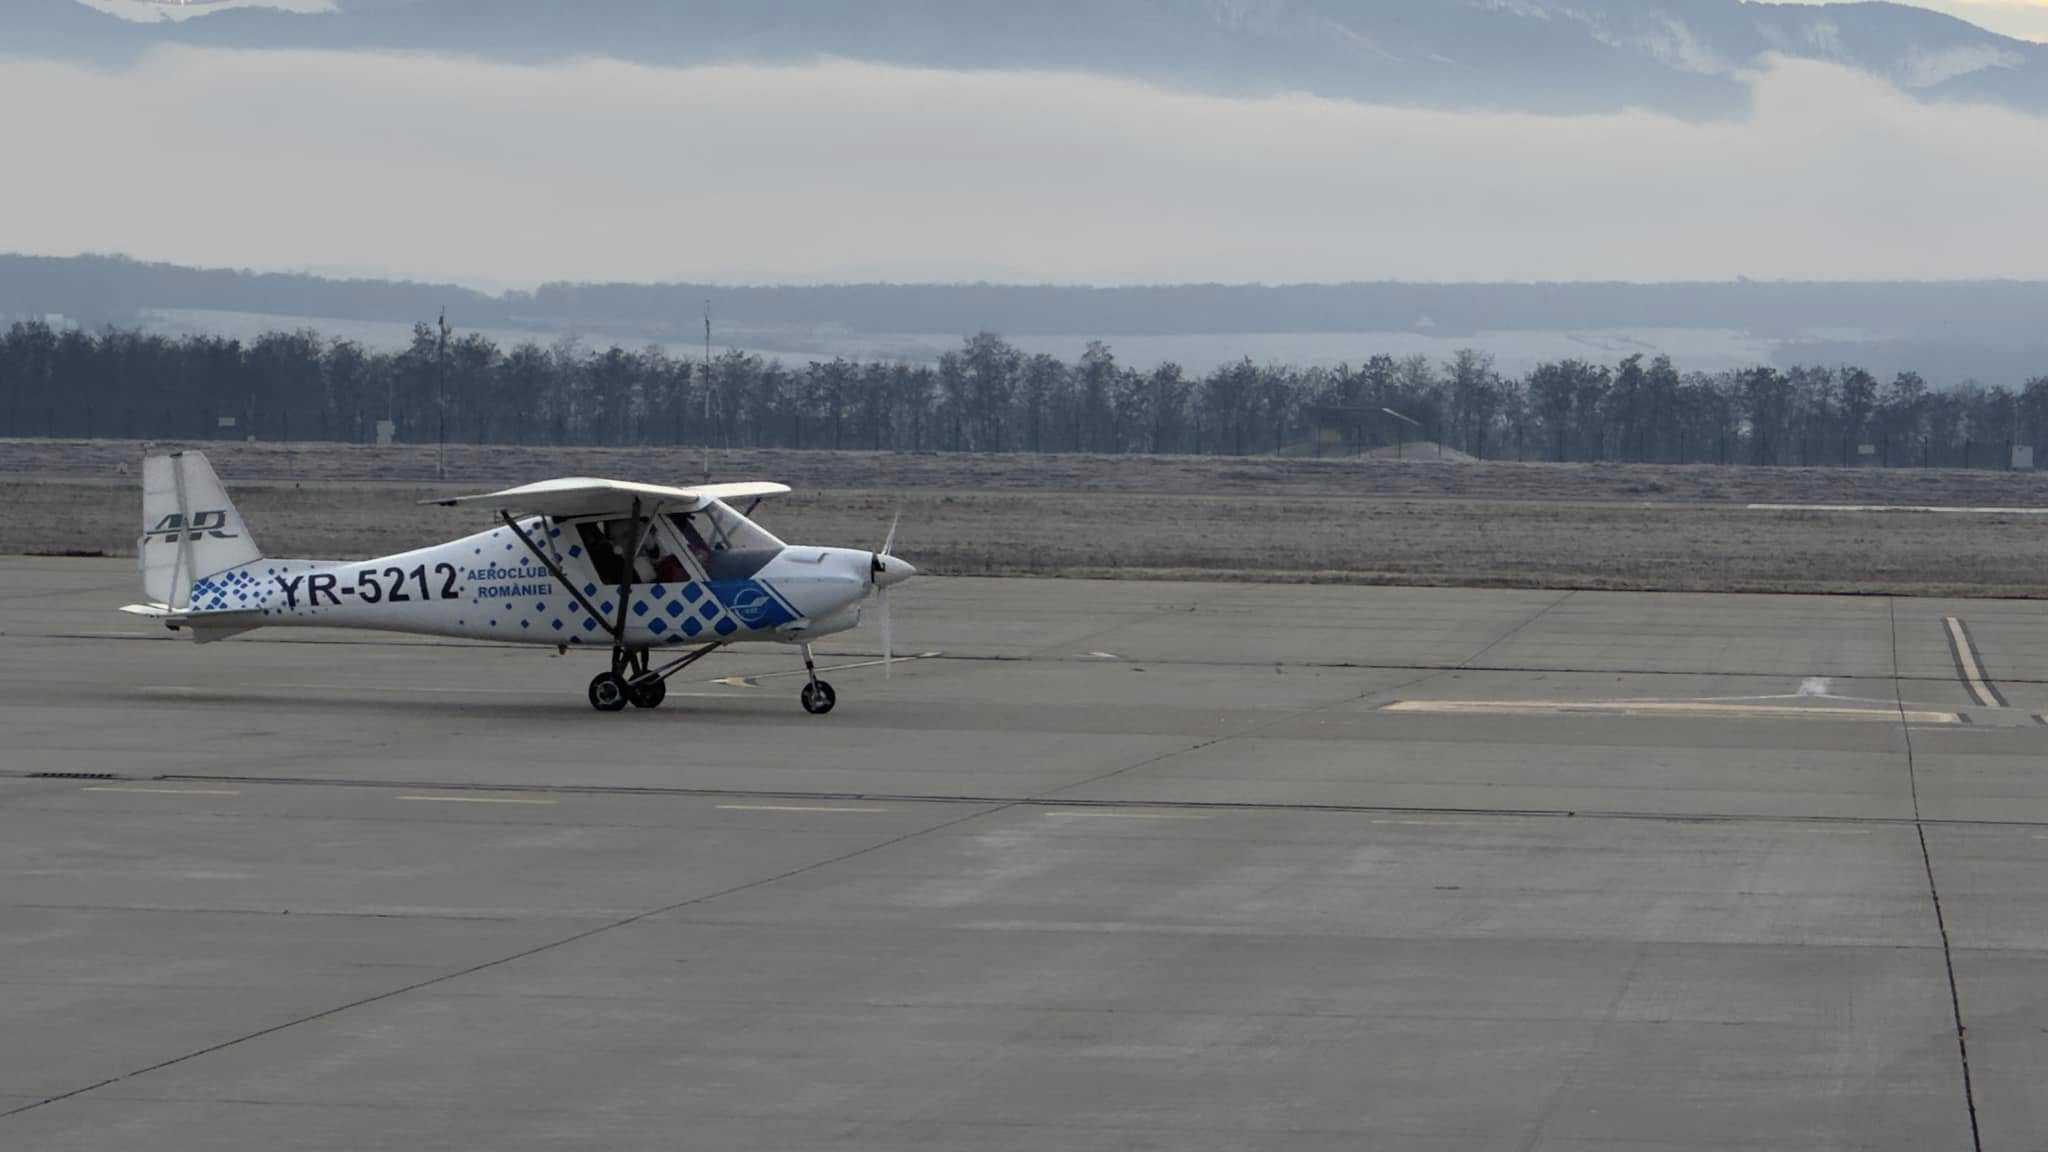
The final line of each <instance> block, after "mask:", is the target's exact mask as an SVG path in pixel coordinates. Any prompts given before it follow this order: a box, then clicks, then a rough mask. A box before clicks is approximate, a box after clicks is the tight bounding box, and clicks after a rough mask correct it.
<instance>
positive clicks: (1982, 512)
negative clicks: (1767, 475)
mask: <svg viewBox="0 0 2048 1152" xmlns="http://www.w3.org/2000/svg"><path fill="white" fill-rule="evenodd" d="M1744 507H1746V508H1747V509H1748V510H1749V511H1751V512H1938V513H1945V514H1950V515H1962V516H2048V508H1955V507H1946V506H1942V505H1936V504H1748V505H1745V506H1744Z"/></svg>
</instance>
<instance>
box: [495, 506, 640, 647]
mask: <svg viewBox="0 0 2048 1152" xmlns="http://www.w3.org/2000/svg"><path fill="white" fill-rule="evenodd" d="M498 519H500V520H503V521H504V522H505V527H507V528H510V529H511V530H512V534H513V535H514V536H517V537H519V542H520V543H521V544H524V545H526V550H527V551H528V552H531V553H533V558H534V559H536V560H538V561H540V562H541V564H542V566H544V567H545V568H547V570H548V575H550V576H553V577H554V578H555V583H557V584H560V585H561V586H562V590H563V591H564V592H567V593H568V594H569V595H571V596H574V597H575V598H576V603H578V604H581V605H582V606H583V610H584V611H585V612H588V613H590V618H591V619H592V620H595V621H597V622H598V623H599V624H601V625H603V626H604V630H605V631H607V632H609V633H611V636H612V643H613V644H617V643H618V642H619V640H620V638H621V637H623V636H624V635H625V627H626V614H625V613H624V612H621V613H619V623H618V625H617V626H616V627H615V626H613V624H612V622H611V621H609V620H606V619H605V618H604V613H602V612H599V611H598V610H597V606H596V605H595V604H592V603H591V602H590V601H588V600H586V599H584V597H583V592H582V590H581V589H579V588H577V587H576V585H574V584H571V583H570V582H569V577H568V576H567V575H566V574H564V573H563V571H562V569H561V567H560V566H559V565H557V564H556V563H555V562H554V560H553V559H552V558H550V557H549V556H548V554H547V553H546V552H543V551H541V548H540V545H538V544H535V543H534V542H533V537H531V536H528V535H527V534H526V530H525V529H523V528H521V527H520V526H519V522H518V521H516V520H514V519H512V514H511V513H510V512H507V511H505V510H503V509H499V511H498Z"/></svg>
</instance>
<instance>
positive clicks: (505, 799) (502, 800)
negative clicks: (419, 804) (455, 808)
mask: <svg viewBox="0 0 2048 1152" xmlns="http://www.w3.org/2000/svg"><path fill="white" fill-rule="evenodd" d="M399 799H400V800H431V801H435V802H437V803H441V804H534V805H548V804H553V803H554V801H553V800H534V799H529V798H527V797H523V796H400V797H399Z"/></svg>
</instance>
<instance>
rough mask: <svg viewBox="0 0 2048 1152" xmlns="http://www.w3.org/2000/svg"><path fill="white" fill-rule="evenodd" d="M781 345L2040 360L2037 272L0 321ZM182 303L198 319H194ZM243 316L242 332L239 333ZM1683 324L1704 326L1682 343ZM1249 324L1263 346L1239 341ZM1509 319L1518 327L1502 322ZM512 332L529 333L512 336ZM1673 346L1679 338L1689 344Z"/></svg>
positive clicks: (323, 283) (703, 290) (91, 284)
mask: <svg viewBox="0 0 2048 1152" xmlns="http://www.w3.org/2000/svg"><path fill="white" fill-rule="evenodd" d="M707 300H709V301H711V302H712V304H713V308H714V311H715V313H716V316H717V323H718V329H719V340H720V342H721V343H724V342H727V341H729V340H730V341H733V342H737V343H741V344H744V345H745V346H747V347H750V348H753V349H755V350H759V351H766V352H770V353H776V354H781V355H787V356H790V357H792V358H794V359H799V360H801V359H806V358H810V357H813V356H818V357H826V358H829V357H830V356H833V355H838V354H842V353H844V354H848V355H867V356H875V355H901V356H904V357H905V358H911V359H920V358H925V357H926V356H928V355H931V354H935V353H934V352H933V350H934V349H939V348H944V347H948V346H952V345H953V344H955V343H957V341H958V340H959V338H961V337H962V336H965V335H967V334H970V333H973V332H976V331H981V330H989V331H995V332H1000V333H1002V334H1003V335H1005V336H1007V337H1010V338H1012V339H1013V340H1017V341H1018V342H1019V343H1020V344H1022V345H1024V346H1026V347H1027V348H1028V349H1038V348H1046V349H1052V350H1061V351H1063V352H1069V351H1070V350H1077V349H1078V345H1079V344H1080V343H1082V342H1085V341H1086V340H1087V339H1096V338H1099V339H1104V340H1108V341H1110V342H1111V343H1112V344H1113V345H1115V346H1117V347H1119V348H1122V349H1125V350H1127V351H1130V352H1131V354H1133V355H1135V356H1137V357H1139V358H1140V359H1143V360H1149V359H1166V358H1174V359H1180V360H1182V361H1183V362H1184V363H1189V364H1190V365H1196V364H1201V363H1206V362H1215V361H1218V360H1222V361H1228V360H1231V359H1234V358H1236V357H1237V356H1240V355H1251V356H1253V357H1254V358H1255V359H1259V360H1265V359H1269V358H1270V359H1276V360H1280V361H1285V362H1296V363H1309V362H1315V361H1319V360H1331V361H1334V359H1336V358H1339V357H1341V358H1347V359H1350V360H1352V361H1354V362H1356V361H1357V360H1360V359H1362V358H1363V357H1365V356H1367V355H1371V354H1374V353H1377V352H1390V353H1395V354H1405V353H1407V352H1418V351H1419V352H1425V353H1427V354H1431V355H1441V354H1443V353H1444V352H1445V351H1446V350H1448V349H1450V348H1453V347H1456V346H1458V345H1459V344H1461V343H1465V342H1471V343H1473V344H1474V345H1475V346H1477V347H1481V348H1485V349H1493V350H1497V351H1499V352H1500V353H1501V355H1502V356H1503V360H1504V361H1505V362H1512V361H1513V360H1515V358H1516V352H1515V351H1514V350H1515V349H1518V348H1540V349H1542V350H1543V351H1542V355H1545V356H1550V357H1556V356H1567V355H1570V356H1583V357H1585V358H1587V359H1592V360H1603V361H1610V362H1611V361H1613V360H1617V359H1619V358H1620V357H1621V356H1623V355H1627V354H1629V353H1631V352H1637V351H1640V352H1645V353H1652V354H1654V353H1655V352H1658V351H1669V352H1671V353H1673V355H1674V356H1676V357H1678V358H1679V359H1680V361H1681V363H1684V364H1686V365H1687V366H1705V367H1725V366H1731V365H1732V364H1734V363H1737V362H1745V363H1746V362H1753V361H1754V360H1757V359H1766V358H1768V359H1772V360H1774V361H1776V362H1778V363H1781V364H1791V363H1822V364H1834V363H1842V362H1855V363H1861V364H1863V365H1864V366H1866V367H1869V368H1871V369H1872V370H1873V371H1884V372H1892V371H1899V370H1903V369H1908V368H1911V369H1914V370H1917V371H1920V372H1922V373H1924V374H1925V375H1927V376H1928V378H1929V379H1930V380H1933V381H1935V382H1937V383H1954V382H1956V381H1960V380H1963V379H1968V378H1976V379H1979V380H1982V381H1984V382H1986V383H2018V382H2020V381H2022V380H2025V379H2027V378H2029V377H2032V376H2037V375H2041V374H2043V373H2048V330H2044V327H2043V324H2042V318H2043V317H2048V282H2021V281H1987V282H1955V283H1847V284H1839V283H1752V282H1737V283H1714V284H1595V283H1584V284H1401V283H1366V284H1304V285H1280V286H1261V285H1224V284H1191V285H1161V286H1154V287H1129V288H1083V287H1066V286H1056V285H1039V286H1033V285H1001V284H849V285H818V286H761V287H732V286H723V285H706V284H548V285H544V286H542V287H540V288H539V289H536V290H534V291H531V292H507V293H503V294H495V295H494V294H490V293H485V292H479V291H476V290H474V289H470V288H463V287H458V286H454V285H436V284H417V283H404V282H394V281H383V280H331V279H325V278H321V277H316V276H308V275H296V274H284V273H253V272H241V271H233V270H227V269H197V268H183V267H177V266H174V265H166V264H144V263H139V262H136V261H132V260H127V259H123V258H119V257H105V256H84V257H75V258H50V257H33V256H12V255H0V321H4V320H5V319H7V318H9V317H25V316H43V315H48V314H58V315H62V316H64V317H66V318H67V319H68V320H70V321H72V322H74V323H79V324H82V325H85V326H87V327H98V326H100V325H103V324H110V323H111V324H118V325H132V324H157V323H160V322H161V321H163V314H164V313H167V312H176V313H181V314H188V315H187V317H186V319H185V320H184V321H183V323H184V324H186V325H187V326H190V327H197V328H205V329H209V330H211V329H216V328H221V327H223V326H229V319H230V318H233V319H234V325H233V326H229V327H230V329H231V330H239V331H241V332H243V333H246V332H248V331H250V330H252V328H253V329H255V330H260V329H262V328H287V327H296V326H298V325H299V324H302V323H309V322H310V323H313V324H315V325H316V326H318V327H320V328H322V329H323V330H327V331H329V333H330V334H340V333H342V332H346V331H349V330H348V329H346V328H343V327H341V326H339V325H337V324H336V322H337V321H346V322H349V323H351V324H358V325H368V326H376V327H375V331H377V332H381V333H383V334H385V335H386V336H387V337H391V338H397V337H402V335H403V333H404V330H405V328H406V326H409V325H411V324H413V323H415V322H420V321H432V320H433V319H434V317H435V316H436V315H438V314H439V313H440V311H441V310H442V309H443V308H446V309H447V311H448V316H449V319H450V321H451V322H453V323H455V324H456V325H457V326H458V327H463V328H477V329H491V330H496V331H500V332H503V333H506V334H508V335H513V336H517V335H518V334H521V333H525V334H530V335H531V336H532V338H534V339H537V340H540V341H542V342H546V341H547V340H549V339H552V338H553V337H554V336H556V335H559V334H562V333H569V332H574V333H580V334H582V335H583V336H585V337H586V338H587V339H589V340H592V341H603V342H609V341H616V342H619V343H622V344H626V345H629V346H631V345H635V344H639V343H645V342H649V341H661V342H667V343H671V344H677V345H683V346H688V345H692V344H694V343H695V342H696V341H697V340H699V339H701V338H702V327H701V324H702V320H701V314H702V309H703V306H704V303H705V301H707ZM189 314H196V315H189ZM237 326H238V327H237ZM1686 333H1700V334H1713V335H1712V337H1711V338H1707V337H1688V336H1686V335H1685V334H1686ZM1248 334H1257V336H1258V339H1257V340H1244V339H1238V338H1240V337H1244V336H1247V335H1248ZM1517 334H1519V335H1517ZM521 338H524V337H521ZM1687 347H1692V348H1694V349H1695V351H1693V352H1692V353H1690V354H1688V353H1687V351H1686V349H1687Z"/></svg>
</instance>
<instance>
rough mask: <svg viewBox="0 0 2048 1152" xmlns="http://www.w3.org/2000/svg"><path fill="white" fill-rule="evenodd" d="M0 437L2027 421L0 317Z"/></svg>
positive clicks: (2009, 403)
mask: <svg viewBox="0 0 2048 1152" xmlns="http://www.w3.org/2000/svg"><path fill="white" fill-rule="evenodd" d="M0 399H4V401H5V403H6V409H5V418H6V424H5V427H4V434H5V435H9V436H62V437H94V436H120V437H130V438H157V439H208V438H215V437H229V438H235V439H240V438H242V437H245V436H254V437H257V438H260V439H266V440H330V441H354V442H366V441H370V440H372V439H374V437H375V436H376V432H377V425H378V423H379V422H380V421H385V420H389V421H391V422H392V425H393V426H394V427H395V429H396V434H397V437H398V439H399V440H400V441H401V442H412V443H433V442H435V441H437V440H440V439H444V438H445V439H446V440H448V441H450V442H473V443H517V444H607V445H644V444H677V445H685V444H690V445H694V444H703V443H711V444H716V445H722V446H730V447H791V448H848V449H874V450H890V449H894V450H914V451H932V450H936V451H951V452H1093V453H1210V454H1237V455H1242V454H1250V453H1271V452H1299V453H1319V454H1320V453H1345V452H1352V451H1360V450H1367V449H1373V448H1378V447H1381V446H1384V445H1390V444H1394V443H1398V442H1402V441H1428V442H1435V443H1440V444H1443V445H1446V446H1447V447H1448V448H1450V449H1453V450H1456V451H1458V452H1463V453H1466V454H1469V455H1472V456H1475V457H1480V458H1488V459H1495V458H1515V459H1530V460H1561V461H1598V460H1632V461H1669V462H1700V461H1708V462H1720V463H1729V464H1736V463H1750V464H1852V463H1874V464H1891V465H1935V466H1966V467H1968V466H1974V467H2003V466H2005V464H2006V462H2007V461H2008V460H2009V459H2010V452H2009V450H2010V448H2011V447H2012V446H2014V445H2016V444H2017V445H2034V444H2039V443H2041V442H2042V439H2043V433H2044V431H2048V377H2042V378H2039V379H2036V380H2034V381H2032V382H2030V383H2029V384H2027V385H2026V386H2025V387H2024V388H2023V389H2021V390H2019V391H2017V392H2015V391H2012V390H2009V389H2005V388H1996V387H1992V388H1987V387H1982V386H1978V385H1975V384H1969V383H1966V384H1963V385H1961V386H1959V387H1956V388H1953V389H1946V390H1937V389H1933V388H1930V387H1929V386H1928V385H1927V383H1926V382H1925V381H1923V380H1922V379H1920V378H1919V377H1918V376H1917V375H1914V374H1912V373H1903V374H1901V375H1898V376H1896V377H1895V378H1893V379H1891V380H1886V381H1880V380H1878V379H1876V378H1875V377H1873V376H1872V375H1871V374H1869V373H1867V372H1864V371H1863V370H1861V369H1859V368H1855V367H1852V366H1837V367H1818V366H1817V367H1797V368H1792V369H1789V370H1781V369H1778V368H1773V367H1765V366H1759V367H1755V368H1750V369H1746V370H1742V371H1736V372H1722V373H1698V372H1691V373H1687V372H1681V371H1679V370H1678V368H1677V367H1675V366H1674V365H1673V364H1672V362H1671V361H1670V360H1669V359H1667V358H1663V357H1658V358H1655V359H1645V358H1644V357H1642V356H1632V357H1630V358H1628V359H1626V360H1623V361H1622V362H1621V363H1619V364H1616V365H1605V364H1592V363H1587V362H1582V361H1576V360H1566V361H1561V362H1557V363H1550V364H1543V365H1540V366H1539V367H1537V368H1536V369H1534V370H1533V371H1531V372H1529V373H1528V374H1526V375H1523V376H1510V375H1504V374H1502V373H1501V372H1499V371H1497V370H1496V369H1495V367H1494V364H1493V362H1492V361H1491V360H1490V359H1489V358H1488V357H1486V356H1484V355H1481V354H1479V353H1476V352H1471V351H1463V352H1459V353H1457V354H1456V355H1455V356H1453V357H1452V358H1451V359H1450V360H1448V361H1446V362H1442V363H1437V362H1433V361H1431V360H1429V359H1427V358H1423V357H1411V358H1408V359H1394V358H1391V357H1387V356H1373V357H1370V358H1367V359H1365V360H1364V361H1363V362H1362V363H1360V364H1359V365H1357V366H1355V367H1354V366H1351V365H1340V366H1338V367H1335V368H1324V367H1314V368H1306V369H1302V368H1294V367H1289V366H1284V365H1258V364H1254V363H1252V362H1250V361H1248V360H1246V361H1239V362H1238V363H1235V364H1229V365H1225V366H1223V367H1220V368H1217V369H1215V370H1213V371H1210V372H1208V373H1205V374H1200V375H1192V374H1189V373H1186V372H1184V371H1183V370H1182V369H1181V368H1180V366H1179V365H1176V364H1171V363H1167V364H1160V365H1156V366H1153V367H1151V368H1148V369H1139V368H1134V367H1129V366H1126V365H1124V364H1122V363H1120V362H1118V360H1117V359H1116V357H1115V354H1114V353H1113V352H1112V351H1111V350H1110V349H1109V348H1108V347H1107V346H1105V345H1103V344H1100V343H1096V344H1091V345H1089V346H1088V349H1087V351H1086V352H1084V353H1083V354H1082V355H1081V356H1080V358H1079V359H1077V360H1075V361H1072V362H1069V361H1065V360H1062V359H1059V358H1057V357H1053V356H1049V355H1043V354H1039V355H1029V354H1026V353H1024V352H1022V351H1020V350H1019V349H1017V348H1016V347H1014V346H1012V345H1011V344H1009V343H1007V342H1005V341H1004V340H1003V339H1002V338H1000V337H998V336H995V335H992V334H989V333H981V334H978V335H975V336H972V337H969V338H968V339H967V340H966V341H965V342H964V343H963V344H962V346H961V347H960V348H959V349H957V350H955V351H953V352H949V353H947V354H945V355H944V356H942V357H941V358H940V359H939V361H938V363H937V364H935V365H930V364H910V363H903V362H898V361H884V360H873V361H854V360H847V359H843V358H840V359H832V360H819V361H811V362H809V363H807V364H804V365H801V366H791V365H788V364H785V363H783V362H781V361H779V360H774V359H766V358H763V357H760V356H755V355H750V354H747V353H743V352H728V353H726V354H724V355H723V356H719V357H717V358H715V359H713V360H712V361H710V362H709V363H708V364H706V363H701V362H697V361H694V360H691V359H685V358H678V357H676V356H674V355H672V354H670V353H669V352H667V351H666V350H664V349H662V348H660V347H658V346H653V347H648V348H645V349H639V350H629V349H625V348H620V347H609V348H605V349H603V350H595V349H589V348H585V347H584V346H583V345H581V344H580V343H579V342H577V341H575V340H573V339H569V340H563V341H559V342H557V343H555V344H553V345H552V346H547V347H543V346H541V345H539V344H536V343H532V342H527V343H521V344H518V345H516V346H514V347H511V348H509V349H508V348H502V347H500V346H499V345H497V344H496V343H494V342H493V341H492V340H490V339H488V338H487V337H485V336H482V335H480V334H476V333H467V334H445V333H443V332H442V331H440V330H437V329H436V328H434V327H430V326H428V325H425V324H421V325H418V326H416V327H415V329H414V333H413V340H412V343H411V345H410V346H409V347H408V348H406V349H404V350H403V351H397V352H386V351H375V350H371V349H367V348H364V347H363V346H361V345H359V344H356V343H354V342H351V341H347V340H325V339H323V338H322V337H321V336H320V335H319V334H318V333H315V332H311V331H297V332H272V333H269V334H266V335H264V336H261V337H259V338H257V339H255V340H252V341H248V342H246V343H245V342H242V341H237V340H231V339H225V338H220V337H213V336H185V337H177V338H173V337H168V336H163V335H158V334H154V333H147V332H139V331H129V330H122V329H108V330H106V331H104V332H100V333H97V334H95V333H90V332H83V331H77V330H65V329H53V328H51V327H49V326H47V325H44V324H40V323H20V324H15V325H13V326H12V327H11V328H10V329H9V330H8V331H7V332H6V333H5V335H4V336H0Z"/></svg>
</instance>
